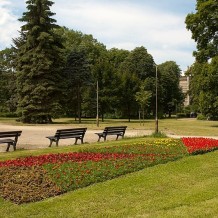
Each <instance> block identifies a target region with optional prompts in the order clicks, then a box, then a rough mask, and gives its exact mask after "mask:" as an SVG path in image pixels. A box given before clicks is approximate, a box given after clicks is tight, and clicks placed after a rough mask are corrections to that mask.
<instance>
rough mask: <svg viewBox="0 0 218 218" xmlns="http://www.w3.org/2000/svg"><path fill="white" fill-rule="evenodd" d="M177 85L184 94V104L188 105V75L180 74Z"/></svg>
mask: <svg viewBox="0 0 218 218" xmlns="http://www.w3.org/2000/svg"><path fill="white" fill-rule="evenodd" d="M179 85H180V87H181V88H182V92H183V93H184V94H185V96H186V97H185V101H184V106H188V105H190V96H189V93H188V91H189V76H181V77H180V79H179Z"/></svg>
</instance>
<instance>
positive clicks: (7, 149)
mask: <svg viewBox="0 0 218 218" xmlns="http://www.w3.org/2000/svg"><path fill="white" fill-rule="evenodd" d="M10 145H11V144H10V143H8V146H7V148H6V152H8V151H9V148H10Z"/></svg>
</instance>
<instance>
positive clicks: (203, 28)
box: [186, 0, 218, 62]
mask: <svg viewBox="0 0 218 218" xmlns="http://www.w3.org/2000/svg"><path fill="white" fill-rule="evenodd" d="M217 13H218V3H217V0H197V5H196V12H195V13H191V14H188V15H187V17H186V27H187V29H188V30H191V32H192V38H193V39H194V40H195V41H196V42H197V52H194V55H195V57H196V58H197V60H198V61H200V62H204V61H207V60H209V59H210V58H212V57H214V56H216V55H218V49H217V46H218V36H217V34H218V25H217V23H218V17H217Z"/></svg>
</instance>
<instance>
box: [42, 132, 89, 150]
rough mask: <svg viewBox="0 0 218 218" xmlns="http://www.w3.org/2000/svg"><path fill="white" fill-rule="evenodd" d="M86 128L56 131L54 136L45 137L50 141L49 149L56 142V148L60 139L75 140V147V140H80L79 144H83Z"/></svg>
mask: <svg viewBox="0 0 218 218" xmlns="http://www.w3.org/2000/svg"><path fill="white" fill-rule="evenodd" d="M86 130H87V128H75V129H58V130H57V131H56V133H55V135H54V136H47V137H46V138H48V139H49V140H50V145H49V147H51V145H52V143H53V142H56V146H58V142H59V140H60V139H69V138H75V143H74V144H75V145H76V144H77V140H78V139H80V140H81V144H83V138H84V136H85V133H86Z"/></svg>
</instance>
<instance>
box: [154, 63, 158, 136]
mask: <svg viewBox="0 0 218 218" xmlns="http://www.w3.org/2000/svg"><path fill="white" fill-rule="evenodd" d="M155 68H156V104H155V107H156V108H155V109H156V111H155V133H158V116H157V65H155Z"/></svg>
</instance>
